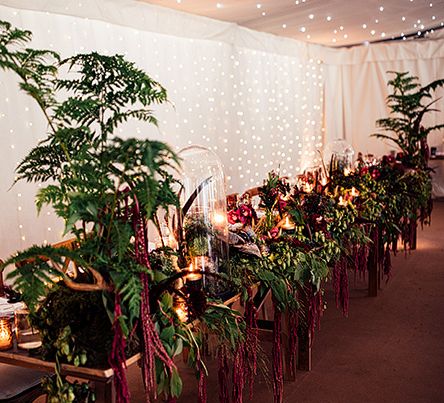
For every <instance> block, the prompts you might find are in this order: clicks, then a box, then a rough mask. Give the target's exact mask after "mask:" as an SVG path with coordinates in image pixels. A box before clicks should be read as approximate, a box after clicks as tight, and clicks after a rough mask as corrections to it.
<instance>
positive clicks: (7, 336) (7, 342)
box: [0, 317, 12, 350]
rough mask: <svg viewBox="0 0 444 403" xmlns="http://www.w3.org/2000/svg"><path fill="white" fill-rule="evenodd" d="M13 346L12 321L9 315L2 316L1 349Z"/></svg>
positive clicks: (0, 327)
mask: <svg viewBox="0 0 444 403" xmlns="http://www.w3.org/2000/svg"><path fill="white" fill-rule="evenodd" d="M11 347H12V329H11V321H10V319H9V318H8V317H2V318H0V350H7V349H9V348H11Z"/></svg>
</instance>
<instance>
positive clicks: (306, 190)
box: [304, 182, 313, 193]
mask: <svg viewBox="0 0 444 403" xmlns="http://www.w3.org/2000/svg"><path fill="white" fill-rule="evenodd" d="M312 190H313V186H312V185H310V184H309V183H308V182H306V183H305V184H304V192H305V193H311V191H312Z"/></svg>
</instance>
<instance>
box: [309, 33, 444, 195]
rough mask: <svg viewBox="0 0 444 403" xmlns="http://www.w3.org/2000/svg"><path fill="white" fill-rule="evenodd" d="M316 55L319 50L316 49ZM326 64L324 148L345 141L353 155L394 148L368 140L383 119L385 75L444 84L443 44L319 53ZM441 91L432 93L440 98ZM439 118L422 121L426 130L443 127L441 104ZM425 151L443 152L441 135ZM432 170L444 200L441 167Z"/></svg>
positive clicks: (386, 90)
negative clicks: (403, 75)
mask: <svg viewBox="0 0 444 403" xmlns="http://www.w3.org/2000/svg"><path fill="white" fill-rule="evenodd" d="M315 50H316V52H317V51H318V49H315ZM321 56H322V59H323V62H324V64H325V106H324V107H325V122H326V123H325V129H326V137H327V138H326V142H328V141H331V140H332V139H336V138H344V139H346V140H347V141H348V142H350V143H351V144H352V145H353V148H354V149H355V151H362V152H364V153H373V154H375V155H382V154H385V153H388V152H389V151H390V150H394V149H396V146H395V145H394V144H392V143H390V142H382V141H381V140H379V139H376V138H374V137H373V138H372V137H370V134H372V133H375V132H378V129H377V127H376V124H375V122H376V120H377V119H380V118H384V117H387V116H388V112H389V111H388V109H387V107H386V105H385V100H386V97H387V95H388V94H389V91H391V90H390V89H389V88H388V87H387V81H388V80H389V79H390V78H392V77H393V75H392V74H389V73H388V71H407V72H409V73H410V74H412V75H415V76H417V77H418V78H419V82H420V83H421V84H422V85H426V84H429V83H430V82H432V81H434V80H437V79H441V78H444V39H436V40H427V41H414V42H408V41H407V42H398V43H385V44H378V45H372V46H360V47H355V48H351V49H345V50H339V49H325V48H324V49H323V50H322V52H321ZM443 95H444V91H443V90H442V89H441V90H438V91H437V92H436V93H435V96H436V97H437V98H439V97H442V96H443ZM435 106H436V108H437V109H439V110H440V112H438V113H430V114H428V115H426V117H425V118H424V120H423V122H424V125H425V126H432V125H436V124H438V123H443V122H444V99H441V100H440V101H439V102H438V103H437V104H436V105H435ZM429 145H430V146H432V147H437V149H438V150H439V151H444V130H441V131H435V132H434V133H433V134H431V135H430V137H429ZM431 166H432V167H433V168H434V169H435V170H436V174H435V175H434V181H433V186H434V194H435V196H439V197H442V196H444V161H434V162H431Z"/></svg>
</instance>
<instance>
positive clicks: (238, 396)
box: [233, 343, 245, 403]
mask: <svg viewBox="0 0 444 403" xmlns="http://www.w3.org/2000/svg"><path fill="white" fill-rule="evenodd" d="M244 386H245V343H240V344H239V346H238V348H237V350H236V353H235V354H234V361H233V402H234V403H242V401H243V391H244Z"/></svg>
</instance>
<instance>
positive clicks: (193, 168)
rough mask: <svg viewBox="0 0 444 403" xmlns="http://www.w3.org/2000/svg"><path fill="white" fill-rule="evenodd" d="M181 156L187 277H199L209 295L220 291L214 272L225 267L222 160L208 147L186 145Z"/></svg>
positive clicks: (225, 220) (226, 236) (224, 206)
mask: <svg viewBox="0 0 444 403" xmlns="http://www.w3.org/2000/svg"><path fill="white" fill-rule="evenodd" d="M179 157H180V158H181V159H182V161H181V167H182V172H181V173H182V175H181V182H182V185H183V189H182V194H181V205H182V209H183V214H184V217H183V229H184V238H185V241H186V244H187V248H188V255H189V257H190V260H191V265H190V267H189V268H188V270H189V271H190V272H191V273H190V275H189V276H187V277H188V279H189V280H196V279H199V274H200V273H202V276H200V277H201V281H202V285H203V288H204V289H205V290H206V291H207V292H208V293H209V294H211V295H220V294H221V293H223V288H224V287H223V285H222V282H221V281H218V278H217V273H220V272H227V270H228V267H227V265H228V221H227V211H226V196H225V178H224V172H223V169H222V162H221V161H220V159H219V157H218V156H217V155H216V154H215V153H214V152H213V151H211V150H209V149H207V148H205V147H201V146H190V147H186V148H184V149H183V150H181V151H180V152H179Z"/></svg>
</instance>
